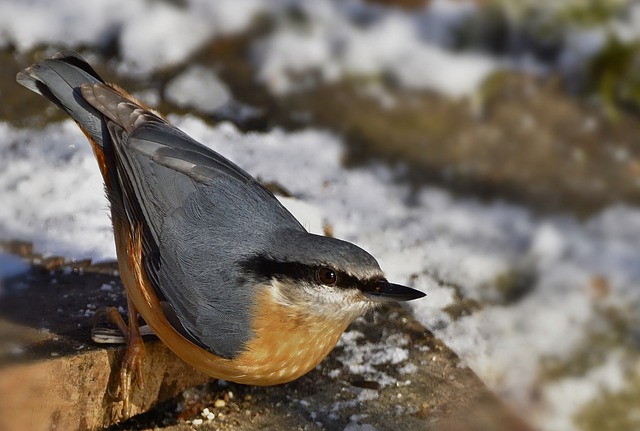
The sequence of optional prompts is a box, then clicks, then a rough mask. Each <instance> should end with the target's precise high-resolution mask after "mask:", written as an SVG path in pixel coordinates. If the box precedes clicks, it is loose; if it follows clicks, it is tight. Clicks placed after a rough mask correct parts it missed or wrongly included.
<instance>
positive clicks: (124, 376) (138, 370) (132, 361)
mask: <svg viewBox="0 0 640 431" xmlns="http://www.w3.org/2000/svg"><path fill="white" fill-rule="evenodd" d="M127 309H128V310H127V314H128V317H129V325H128V326H127V325H126V324H125V323H124V321H123V319H122V316H120V314H119V313H118V314H117V316H118V318H119V320H120V322H119V323H118V322H114V323H115V324H116V325H118V327H121V326H123V327H124V331H123V334H125V338H126V341H127V350H126V352H125V355H124V358H123V359H122V365H121V366H120V397H121V398H122V413H123V415H124V416H128V415H129V399H130V395H131V390H132V382H133V379H134V377H135V381H136V384H137V386H138V387H141V386H142V359H143V357H144V353H145V349H144V341H143V340H142V336H141V335H140V327H139V326H138V310H137V309H136V307H135V305H133V301H131V299H129V298H128V297H127Z"/></svg>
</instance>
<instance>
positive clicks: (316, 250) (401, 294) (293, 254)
mask: <svg viewBox="0 0 640 431" xmlns="http://www.w3.org/2000/svg"><path fill="white" fill-rule="evenodd" d="M244 269H245V271H246V273H248V274H250V275H251V276H252V277H255V279H256V280H258V281H260V282H261V283H264V284H267V285H269V286H270V287H271V289H272V292H273V295H274V298H275V300H276V301H277V302H279V303H281V304H282V305H286V306H294V307H296V308H303V309H307V310H308V312H309V314H312V315H315V316H318V317H324V318H328V319H335V320H340V321H349V322H350V321H352V320H353V319H355V318H356V317H358V316H360V315H362V314H364V313H365V312H366V311H367V310H369V309H371V308H374V307H376V306H377V305H379V304H380V303H381V302H383V301H409V300H412V299H418V298H422V297H423V296H425V294H424V293H422V292H420V291H418V290H415V289H412V288H410V287H406V286H401V285H398V284H392V283H389V282H388V281H387V279H386V278H385V276H384V273H383V272H382V270H381V269H380V266H379V265H378V262H377V261H376V260H375V258H374V257H373V256H371V255H370V254H369V253H367V252H366V251H364V250H363V249H361V248H360V247H358V246H356V245H354V244H352V243H350V242H347V241H342V240H339V239H335V238H329V237H323V236H319V235H314V234H309V233H307V232H302V231H297V230H296V231H293V230H292V231H286V232H284V233H283V234H281V235H278V236H277V237H275V238H272V240H271V241H270V245H269V252H268V253H266V252H265V253H262V254H257V255H254V256H252V257H250V258H249V259H247V260H246V261H245V265H244Z"/></svg>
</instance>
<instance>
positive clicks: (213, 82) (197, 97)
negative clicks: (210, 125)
mask: <svg viewBox="0 0 640 431" xmlns="http://www.w3.org/2000/svg"><path fill="white" fill-rule="evenodd" d="M165 97H166V98H167V100H169V101H170V102H172V103H175V104H176V105H177V106H179V107H181V108H195V109H197V110H198V111H200V112H202V113H205V114H212V113H215V112H216V110H218V109H220V108H222V107H223V106H224V105H225V104H227V103H228V102H229V101H230V100H231V92H230V91H229V88H227V86H226V85H225V83H224V82H222V81H221V80H220V78H218V76H217V75H216V74H215V73H214V72H213V71H212V70H210V69H207V68H205V67H202V66H191V67H189V68H188V69H187V70H186V71H184V72H182V73H181V74H180V75H178V76H177V77H175V78H174V79H172V80H171V81H170V82H169V83H168V84H167V88H166V89H165Z"/></svg>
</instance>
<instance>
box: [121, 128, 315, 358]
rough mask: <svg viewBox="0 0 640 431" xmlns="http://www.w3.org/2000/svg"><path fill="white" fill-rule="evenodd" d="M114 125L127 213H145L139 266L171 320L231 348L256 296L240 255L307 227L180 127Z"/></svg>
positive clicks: (243, 333)
mask: <svg viewBox="0 0 640 431" xmlns="http://www.w3.org/2000/svg"><path fill="white" fill-rule="evenodd" d="M111 128H113V129H114V131H113V132H112V136H113V137H114V141H116V142H117V143H116V144H115V146H116V152H117V153H118V160H119V169H118V175H119V176H120V177H121V179H120V183H121V184H122V189H123V191H124V194H125V195H127V196H126V197H125V198H124V199H123V200H124V201H125V210H124V211H125V212H126V215H127V217H129V218H130V219H131V222H134V223H135V222H136V220H144V226H145V228H144V231H143V247H144V249H145V267H146V270H147V273H148V275H149V277H150V279H151V280H152V283H153V284H154V288H155V289H156V291H157V292H158V293H159V294H160V296H161V297H162V298H164V299H165V300H166V302H165V305H166V306H167V308H166V310H165V311H166V314H167V316H168V318H169V320H170V321H171V322H172V323H173V325H174V327H176V328H177V329H179V330H181V331H183V332H184V333H185V335H187V336H188V337H189V338H190V339H191V340H192V341H194V342H196V343H197V344H199V345H201V346H202V347H205V348H206V349H208V350H210V351H212V352H214V353H216V354H217V355H219V356H222V357H228V358H230V357H234V356H236V355H237V354H239V353H241V351H242V349H243V347H244V345H245V343H246V342H248V341H249V340H250V339H251V338H252V334H251V329H250V328H251V321H250V313H251V307H252V304H253V300H254V295H255V291H253V289H252V288H251V286H250V285H248V284H246V283H245V281H246V280H245V279H244V278H243V274H244V271H243V268H241V267H240V266H239V265H238V264H239V261H241V260H242V259H244V258H246V257H249V256H252V255H254V254H261V253H264V250H268V248H267V246H268V241H269V238H271V237H272V236H273V235H274V232H278V231H281V230H284V229H294V230H304V228H303V227H302V226H301V225H300V223H298V221H297V220H296V219H295V218H294V217H293V216H292V215H291V214H290V213H289V212H288V211H287V210H286V209H285V208H284V207H283V206H282V205H281V204H280V203H279V202H278V201H277V199H276V198H275V197H274V196H273V195H272V194H271V193H270V192H269V191H268V190H266V189H265V188H264V187H263V186H261V185H260V184H259V183H258V182H257V181H256V180H255V179H254V178H253V177H251V176H250V175H249V174H247V173H246V172H244V171H243V170H242V169H240V168H239V167H238V166H236V165H235V164H233V163H231V162H230V161H229V160H227V159H225V158H224V157H222V156H221V155H219V154H217V153H216V152H214V151H212V150H210V149H208V148H206V147H204V146H203V145H201V144H199V143H197V142H196V141H194V140H193V139H191V138H190V137H188V136H187V135H185V134H184V133H182V132H181V131H180V130H178V129H177V128H175V127H173V126H171V125H169V124H167V123H164V122H160V121H146V122H144V123H143V124H141V125H140V126H139V127H137V128H136V129H135V130H134V131H133V132H132V133H131V134H130V135H129V136H125V135H126V133H124V132H122V130H117V128H116V127H114V126H111ZM118 132H119V133H118ZM169 304H170V305H169Z"/></svg>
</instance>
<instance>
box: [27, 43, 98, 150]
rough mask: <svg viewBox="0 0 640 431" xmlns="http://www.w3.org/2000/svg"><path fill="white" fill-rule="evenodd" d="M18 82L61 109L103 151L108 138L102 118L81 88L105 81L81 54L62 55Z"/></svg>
mask: <svg viewBox="0 0 640 431" xmlns="http://www.w3.org/2000/svg"><path fill="white" fill-rule="evenodd" d="M16 80H17V81H18V83H20V84H22V85H24V86H25V87H27V88H28V89H29V90H31V91H33V92H35V93H38V94H40V95H41V96H44V97H46V98H47V99H49V100H50V101H52V102H53V103H55V104H56V105H58V106H59V107H60V108H62V109H63V110H64V111H65V112H66V113H67V114H68V115H69V116H70V117H71V118H73V119H74V120H75V122H76V123H78V125H79V126H80V128H81V129H82V130H83V131H84V132H85V134H86V135H87V136H88V137H89V138H90V139H91V140H92V141H93V143H94V144H95V145H97V146H98V147H100V148H103V146H104V137H105V136H108V135H107V134H108V132H107V130H106V126H105V122H104V121H103V116H102V114H101V113H100V112H98V111H97V110H96V109H95V108H93V107H92V106H91V105H90V104H89V103H87V101H86V100H85V99H84V98H83V97H82V94H81V92H80V87H81V86H82V85H83V84H103V83H104V81H103V80H102V78H100V76H99V75H98V74H97V73H96V71H95V70H93V68H92V67H91V66H90V65H89V63H87V62H86V61H85V60H84V58H82V57H81V56H80V55H79V54H77V53H75V52H72V51H61V52H59V53H57V54H55V55H54V56H53V57H52V58H50V59H47V60H44V61H42V62H40V63H36V64H34V65H32V66H30V67H27V68H26V69H24V70H23V71H22V72H19V73H18V75H17V76H16Z"/></svg>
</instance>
